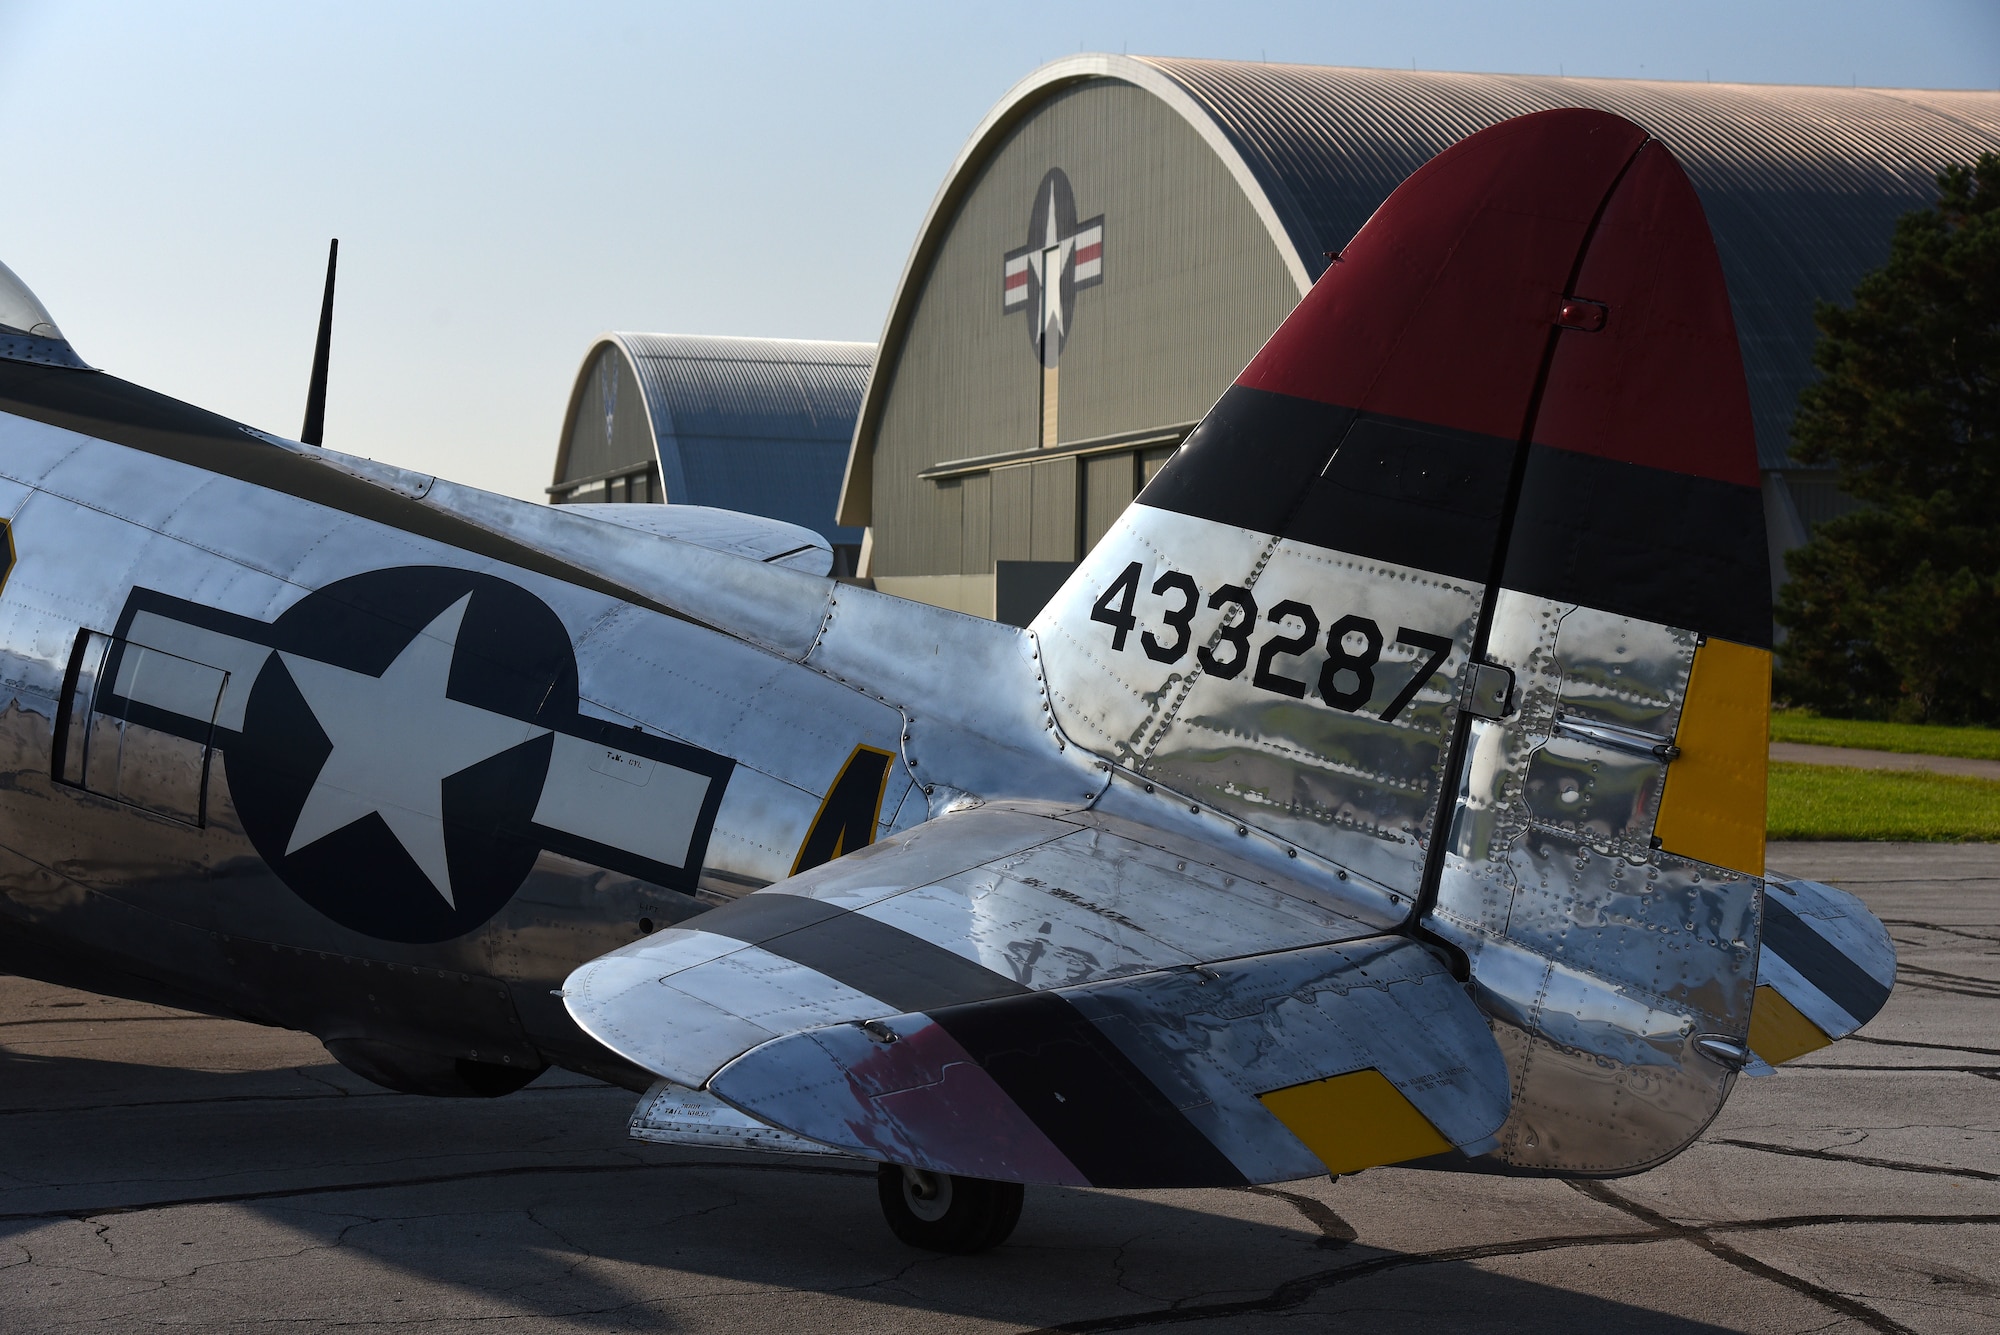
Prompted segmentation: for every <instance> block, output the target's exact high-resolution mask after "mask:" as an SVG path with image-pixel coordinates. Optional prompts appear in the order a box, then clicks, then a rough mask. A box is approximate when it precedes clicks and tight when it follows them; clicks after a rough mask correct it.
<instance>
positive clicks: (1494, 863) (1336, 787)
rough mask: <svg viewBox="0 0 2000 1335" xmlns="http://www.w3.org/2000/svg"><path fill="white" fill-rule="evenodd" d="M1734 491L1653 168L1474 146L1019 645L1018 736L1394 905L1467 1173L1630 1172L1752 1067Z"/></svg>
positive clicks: (1744, 419) (1712, 387) (1714, 287)
mask: <svg viewBox="0 0 2000 1335" xmlns="http://www.w3.org/2000/svg"><path fill="white" fill-rule="evenodd" d="M1758 483H1759V474H1758V470H1757V457H1756V444H1755V431H1754V426H1753V422H1752V418H1751V415H1750V403H1749V393H1748V388H1747V385H1746V382H1745V378H1744V374H1743V368H1742V361H1741V357H1740V354H1739V352H1738V349H1737V343H1736V332H1735V326H1734V321H1733V318H1732V315H1731V311H1730V304H1729V295H1728V289H1727V286H1726V284H1725V282H1724V279H1723V274H1722V268H1721V264H1720V261H1719V259H1718V257H1717V255H1716V251H1715V247H1714V242H1713V240H1712V238H1711V236H1710V234H1709V230H1708V226H1707V220H1706V218H1705V217H1704V215H1703V213H1702V209H1701V204H1700V201H1699V198H1698V197H1697V196H1696V194H1695V191H1694V188H1693V186H1692V185H1691V183H1690V182H1689V181H1688V179H1687V176H1686V174H1685V173H1684V172H1683V171H1682V170H1681V168H1680V166H1679V164H1678V163H1677V162H1676V161H1675V160H1674V157H1673V155H1672V154H1671V153H1670V152H1669V151H1668V150H1667V148H1666V146H1665V145H1663V144H1661V143H1660V142H1659V141H1657V140H1655V139H1652V138H1650V137H1649V136H1648V135H1647V133H1646V132H1645V131H1644V130H1642V129H1640V128H1639V127H1638V126H1635V125H1633V124H1631V123H1630V122H1627V121H1624V120H1621V119H1619V118H1617V117H1615V116H1610V115H1606V114H1604V113H1601V112H1595V111H1585V110H1566V111H1554V112H1544V113H1541V114H1538V115H1533V116H1526V117H1522V118H1519V119H1517V120H1513V121H1508V122H1505V123H1503V124H1501V125H1498V126H1495V127H1493V128H1491V129H1489V130H1485V131H1482V132H1481V133H1479V134H1476V135H1473V136H1472V137H1470V138H1468V139H1466V140H1464V141H1462V142H1461V143H1459V144H1457V145H1455V146H1454V147H1452V148H1451V149H1449V150H1447V151H1446V152H1444V153H1442V154H1440V155H1438V157H1436V158H1435V159H1433V160H1432V161H1431V162H1430V163H1428V164H1426V165H1425V166H1424V167H1423V168H1422V169H1420V170H1419V171H1418V172H1416V173H1415V174H1414V175H1413V176H1411V177H1410V179H1409V180H1408V181H1406V182H1405V183H1404V184H1403V185H1402V186H1400V187H1399V188H1398V189H1397V190H1396V191H1395V193H1394V194H1392V195H1391V196H1390V197H1389V199H1388V200H1387V201H1386V202H1385V203H1384V204H1383V205H1382V207H1381V208H1380V209H1379V210H1378V211H1377V212H1376V214H1375V216H1374V217H1373V218H1372V219H1370V221H1369V222H1368V224H1367V225H1366V226H1365V227H1364V228H1363V229H1362V230H1361V231H1360V233H1358V234H1357V235H1356V236H1355V238H1354V239H1353V241H1352V242H1351V243H1350V244H1349V245H1348V247H1347V248H1346V249H1345V250H1344V251H1343V252H1342V253H1341V255H1340V257H1339V259H1338V261H1337V262H1336V263H1335V264H1334V265H1332V266H1331V267H1330V268H1329V269H1328V270H1327V272H1326V273H1325V275H1323V276H1322V278H1321V279H1320V281H1319V282H1318V284H1317V285H1316V286H1315V287H1314V288H1313V290H1312V291H1311V292H1310V293H1309V294H1308V295H1307V297H1306V299H1305V300H1304V301H1303V302H1302V303H1301V304H1300V306H1299V307H1298V308H1297V309H1296V310H1295V311H1294V312H1293V313H1292V315H1291V316H1290V317H1289V318H1288V319H1287V320H1286V321H1285V323H1284V324H1283V326H1281V327H1280V328H1279V330H1278V331H1277V333H1276V334H1275V335H1273V337H1272V338H1271V340H1270V341H1269V343H1267V344H1266V345H1265V347H1264V349H1263V350H1262V351H1261V352H1259V353H1258V355H1257V357H1256V358H1255V359H1254V360H1253V361H1252V362H1251V363H1250V365H1249V367H1248V368H1246V369H1245V371H1244V372H1243V374H1242V375H1241V376H1239V377H1238V378H1237V380H1236V382H1235V384H1233V385H1232V386H1230V388H1229V389H1228V390H1227V392H1225V393H1224V395H1223V396H1222V398H1221V400H1220V401H1219V402H1218V403H1217V404H1216V406H1215V408H1214V409H1213V410H1212V411H1211V412H1210V413H1209V415H1208V416H1207V418H1206V419H1204V420H1203V422H1202V423H1201V424H1200V426H1199V427H1197V428H1196V430H1195V431H1194V433H1193V434H1192V435H1191V436H1190V437H1189V438H1188V440H1187V441H1186V443H1185V444H1184V445H1183V446H1182V448H1181V450H1180V451H1179V452H1178V453H1177V454H1176V455H1175V457H1174V458H1173V459H1172V460H1171V461H1169V462H1168V464H1167V465H1166V466H1165V467H1164V468H1163V469H1162V470H1161V471H1160V473H1159V474H1158V475H1157V476H1156V477H1155V478H1154V480H1153V482H1152V483H1151V484H1150V485H1149V486H1148V487H1147V488H1146V489H1145V491H1144V492H1143V493H1142V494H1141V495H1140V497H1139V498H1138V501H1137V502H1136V503H1135V504H1134V505H1133V506H1132V507H1130V509H1129V510H1128V511H1127V512H1126V514H1125V515H1124V516H1123V517H1122V518H1121V519H1120V520H1119V521H1118V523H1117V524H1116V525H1114V527H1113V528H1112V530H1111V531H1110V533H1108V534H1107V535H1106V537H1105V538H1104V539H1103V540H1102V541H1101V542H1100V543H1099V545H1098V547H1097V548H1096V549H1095V550H1094V551H1092V552H1091V554H1090V555H1089V557H1088V558H1087V559H1086V560H1085V561H1084V562H1083V563H1082V565H1081V566H1080V567H1079V568H1078V571H1077V573H1076V575H1075V576H1074V577H1073V578H1072V580H1071V581H1070V582H1069V583H1068V584H1067V585H1066V586H1065V587H1064V588H1063V590H1062V591H1061V592H1060V593H1059V594H1058V595H1057V596H1056V598H1055V599H1054V600H1053V601H1052V602H1051V603H1050V604H1049V605H1048V607H1047V608H1045V609H1044V611H1043V613H1042V615H1041V616H1040V617H1039V618H1037V620H1036V621H1035V623H1034V627H1033V628H1034V630H1035V631H1036V633H1037V635H1038V636H1039V637H1040V639H1041V651H1042V654H1043V660H1044V663H1045V666H1046V671H1047V674H1048V681H1049V688H1050V698H1051V702H1052V709H1053V711H1054V714H1055V718H1056V720H1057V722H1058V724H1059V725H1060V726H1061V727H1062V728H1063V729H1064V731H1065V733H1066V734H1067V735H1068V736H1069V737H1070V738H1071V739H1072V740H1073V741H1076V742H1077V743H1079V744H1081V745H1083V746H1085V747H1086V748H1088V749H1090V750H1092V751H1094V752H1096V753H1097V754H1099V755H1101V756H1103V757H1104V758H1106V759H1107V760H1108V761H1110V762H1111V763H1112V764H1113V766H1114V767H1115V768H1117V769H1121V770H1123V771H1125V772H1126V773H1127V774H1128V775H1130V776H1131V777H1133V778H1135V779H1140V780H1143V781H1145V782H1146V783H1149V784H1153V785H1156V786H1157V787H1159V788H1162V789H1166V790H1169V791H1172V792H1174V793H1176V794H1181V795H1184V796H1185V797H1186V798H1188V799H1192V801H1191V804H1192V805H1196V806H1199V807H1201V808H1202V809H1208V808H1214V809H1215V810H1216V811H1217V812H1218V813H1219V814H1221V815H1223V816H1225V817H1226V818H1230V819H1232V820H1233V821H1235V822H1239V823H1241V824H1243V825H1245V826H1256V827H1258V828H1260V829H1262V830H1264V831H1267V832H1269V833H1270V834H1272V835H1275V836H1276V837H1277V838H1279V839H1282V840H1286V841H1289V842H1291V843H1293V844H1294V845H1295V846H1296V847H1297V849H1298V850H1299V851H1300V852H1301V853H1302V854H1306V853H1310V854H1316V855H1318V856H1320V857H1323V858H1325V859H1327V860H1329V861H1331V862H1333V863H1335V864H1337V865H1338V867H1339V868H1340V870H1341V871H1342V873H1343V874H1345V875H1348V876H1350V877H1352V876H1356V875H1358V876H1359V877H1360V878H1362V879H1364V880H1366V881H1372V882H1373V883H1375V884H1376V885H1378V886H1380V887H1382V888H1383V889H1386V890H1387V891H1389V892H1390V893H1392V894H1396V895H1399V896H1400V895H1407V896H1408V897H1409V900H1410V901H1412V902H1413V903H1414V909H1413V911H1412V913H1411V918H1410V925H1411V927H1412V928H1413V929H1416V930H1419V931H1421V932H1423V933H1425V934H1427V935H1430V936H1432V937H1433V938H1434V939H1442V940H1444V941H1448V942H1450V943H1451V944H1452V945H1453V946H1455V947H1456V948H1457V949H1458V950H1459V951H1461V952H1462V953H1463V961H1464V964H1465V966H1466V969H1467V971H1468V972H1469V973H1470V975H1471V981H1472V983H1473V985H1474V991H1475V996H1477V997H1478V998H1479V999H1480V1002H1481V1005H1482V1007H1483V1008H1484V1009H1485V1010H1486V1011H1487V1013H1488V1014H1489V1016H1491V1017H1492V1018H1493V1019H1494V1020H1496V1021H1497V1024H1496V1036H1497V1037H1498V1038H1499V1041H1500V1044H1501V1047H1502V1050H1503V1052H1505V1053H1506V1054H1507V1057H1508V1061H1509V1065H1510V1068H1511V1071H1512V1076H1513V1083H1514V1089H1515V1100H1516V1102H1515V1114H1514V1116H1513V1118H1512V1119H1510V1122H1509V1125H1508V1127H1507V1128H1506V1129H1505V1130H1503V1131H1502V1133H1501V1136H1500V1140H1501V1147H1500V1150H1499V1151H1498V1152H1499V1154H1500V1155H1501V1156H1502V1158H1503V1159H1506V1160H1508V1161H1509V1162H1511V1163H1513V1164H1515V1165H1516V1166H1519V1167H1524V1168H1529V1169H1535V1170H1545V1171H1553V1172H1588V1173H1603V1174H1609V1173H1619V1172H1628V1171H1633V1170H1634V1169H1636V1168H1640V1167H1644V1166H1647V1165H1649V1164H1651V1163H1655V1162H1658V1161H1659V1160H1661V1159H1663V1158H1665V1157H1668V1156H1669V1155H1671V1154H1673V1153H1675V1152H1677V1151H1678V1150H1679V1149H1680V1148H1681V1147H1683V1146H1684V1145H1685V1144H1686V1143H1687V1142H1688V1141H1689V1140H1691V1139H1692V1137H1693V1136H1694V1135H1695V1134H1696V1133H1697V1132H1698V1131H1699V1130H1700V1128H1701V1127H1702V1126H1703V1125H1705V1124H1706V1122H1707V1121H1708V1119H1709V1118H1710V1117H1711V1116H1713V1114H1714V1112H1715V1110H1716V1109H1717V1108H1719V1107H1720V1105H1721V1100H1722V1098H1723V1097H1724V1096H1725V1095H1726V1093H1727V1090H1728V1088H1729V1084H1730V1080H1731V1079H1732V1077H1733V1074H1734V1071H1735V1070H1736V1069H1737V1068H1738V1067H1739V1066H1740V1065H1741V1064H1742V1063H1743V1062H1744V1061H1747V1060H1748V1052H1749V1049H1748V1047H1747V1036H1748V1031H1749V1025H1750V1011H1751V1000H1752V995H1753V992H1754V990H1755V987H1756V982H1757V960H1758V932H1759V912H1760V894H1759V892H1760V889H1761V882H1760V879H1759V878H1760V877H1761V875H1762V872H1763V824H1764V820H1763V792H1764V766H1765V752H1766V737H1767V734H1766V727H1765V723H1766V718H1767V713H1768V708H1769V673H1770V652H1769V650H1770V643H1771V639H1770V636H1771V622H1770V601H1769V596H1770V584H1769V569H1768V564H1767V555H1766V549H1765V541H1764V532H1763V514H1762V500H1761V495H1760V491H1759V485H1758ZM1855 1018H1857V1019H1859V1018H1860V1017H1855ZM1641 1090H1644V1091H1645V1092H1644V1094H1643V1097H1642V1096H1641V1093H1640V1091H1641ZM1613 1105H1616V1106H1617V1108H1618V1109H1622V1111H1619V1112H1618V1113H1617V1115H1615V1116H1614V1115H1613Z"/></svg>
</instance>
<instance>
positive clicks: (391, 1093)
mask: <svg viewBox="0 0 2000 1335" xmlns="http://www.w3.org/2000/svg"><path fill="white" fill-rule="evenodd" d="M1886 1069H1893V1068H1886ZM232 1074H233V1073H232ZM302 1074H303V1073H302ZM304 1078H305V1079H314V1077H312V1076H304ZM319 1083H322V1084H326V1085H327V1088H328V1089H329V1090H330V1091H331V1092H330V1093H325V1094H213V1095H204V1096H203V1097H201V1098H193V1099H143V1100H127V1101H125V1102H122V1103H79V1104H72V1105H64V1106H60V1107H51V1108H0V1117H29V1116H38V1115H39V1116H62V1115H67V1114H70V1113H92V1112H124V1111H126V1110H127V1109H130V1108H188V1107H200V1106H202V1105H204V1104H211V1103H214V1104H223V1103H301V1102H308V1101H311V1100H315V1099H317V1100H334V1099H407V1098H408V1097H409V1096H408V1095H407V1094H399V1093H397V1092H396V1091H395V1090H393V1089H361V1090H345V1089H341V1088H340V1087H339V1086H337V1085H333V1084H331V1083H330V1082H326V1081H320V1082H319ZM607 1088H609V1086H605V1085H550V1086H548V1087H547V1088H544V1089H535V1088H532V1087H531V1088H528V1089H517V1090H515V1091H514V1092H513V1093H512V1094H510V1095H508V1096H507V1097H509V1098H511V1099H518V1098H520V1097H521V1096H522V1095H524V1094H534V1095H538V1096H541V1097H547V1096H548V1095H550V1094H574V1093H578V1092H582V1093H589V1094H596V1093H602V1092H603V1091H604V1090H605V1089H607ZM620 1092H621V1093H622V1091H620Z"/></svg>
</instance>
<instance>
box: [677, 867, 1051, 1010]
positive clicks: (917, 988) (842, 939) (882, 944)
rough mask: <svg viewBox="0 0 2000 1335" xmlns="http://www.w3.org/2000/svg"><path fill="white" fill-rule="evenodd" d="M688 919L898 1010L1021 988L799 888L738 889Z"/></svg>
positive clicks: (1017, 992)
mask: <svg viewBox="0 0 2000 1335" xmlns="http://www.w3.org/2000/svg"><path fill="white" fill-rule="evenodd" d="M687 925H688V926H690V927H693V928H696V929H698V930H700V931H704V932H712V933H714V934H716V935H718V936H727V937H731V938H733V939H734V940H737V941H742V942H744V943H746V944H748V945H753V946H759V947H761V948H763V949H765V950H768V951H770V952H771V953H772V954H773V955H777V956H779V957H781V958H783V959H788V960H790V961H792V963H794V964H802V965H804V966H805V967H806V968H808V969H812V970H815V971H816V972H819V973H823V974H825V975H826V976H827V977H829V978H831V979H833V980H834V981H836V982H838V983H841V984H843V985H845V986H847V987H851V988H853V989H854V990H855V991H857V992H865V993H867V994H868V995H869V996H871V997H875V998H877V999H878V1000H880V1001H883V1002H885V1003H887V1004H888V1005H889V1006H892V1007H894V1008H895V1009H896V1010H897V1011H899V1012H902V1013H905V1014H907V1013H911V1012H915V1011H928V1010H933V1009H935V1008H937V1007H940V1006H962V1005H965V1004H967V1003H969V1002H975V1001H990V1000H993V999H994V998H997V997H1011V996H1019V995H1021V994H1023V993H1025V992H1026V991H1027V989H1026V988H1024V987H1022V986H1021V985H1020V984H1019V983H1017V982H1015V981H1014V980H1013V979H1012V978H1009V977H1007V976H1006V975H1005V974H998V973H994V972H993V971H992V970H991V969H987V968H984V967H982V966H980V965H978V964H975V963H973V962H972V961H971V960H969V959H966V958H965V957H964V956H963V955H957V954H954V953H953V952H951V951H949V950H946V949H945V948H944V947H943V946H940V945H936V944H934V943H932V942H930V941H926V940H924V939H923V938H922V937H920V936H913V935H911V934H910V933H909V932H906V931H904V930H902V929H901V928H900V927H891V926H890V925H889V924H888V923H885V922H878V921H876V920H875V919H874V918H870V917H868V916H867V915H866V914H861V913H855V912H852V911H850V910H847V909H843V908H838V907H836V906H834V905H831V904H827V903H823V902H822V901H820V900H817V899H807V898H805V897H804V896H803V895H787V894H782V893H780V894H773V893H771V892H769V891H764V892H760V893H758V894H754V895H745V896H744V897H743V898H741V899H739V900H737V901H736V902H735V903H733V904H725V905H723V906H722V907H721V908H718V909H714V910H712V911H710V912H708V913H704V914H703V915H701V917H699V918H696V919H695V920H694V921H692V922H690V923H688V924H687Z"/></svg>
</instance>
